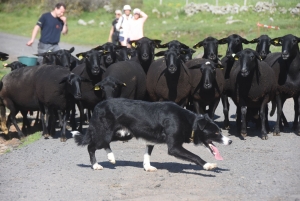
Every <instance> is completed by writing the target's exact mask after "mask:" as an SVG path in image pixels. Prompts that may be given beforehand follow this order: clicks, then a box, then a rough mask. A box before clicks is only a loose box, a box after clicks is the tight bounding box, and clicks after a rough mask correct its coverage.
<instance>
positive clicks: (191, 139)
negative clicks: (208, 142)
mask: <svg viewBox="0 0 300 201" xmlns="http://www.w3.org/2000/svg"><path fill="white" fill-rule="evenodd" d="M194 133H195V131H194V130H192V134H191V137H190V142H194Z"/></svg>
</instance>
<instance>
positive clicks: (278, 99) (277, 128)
mask: <svg viewBox="0 0 300 201" xmlns="http://www.w3.org/2000/svg"><path fill="white" fill-rule="evenodd" d="M275 98H276V107H277V119H276V124H275V128H274V131H273V135H274V136H276V135H277V136H280V125H281V113H282V103H281V97H280V95H276V97H275Z"/></svg>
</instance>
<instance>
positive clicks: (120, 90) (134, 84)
mask: <svg viewBox="0 0 300 201" xmlns="http://www.w3.org/2000/svg"><path fill="white" fill-rule="evenodd" d="M102 78H103V79H102V81H101V82H99V83H97V84H96V85H95V86H101V87H100V88H101V91H102V96H103V98H104V99H107V98H118V97H121V98H128V99H136V100H144V98H145V94H146V74H145V72H144V70H143V68H142V66H141V65H140V64H139V63H137V62H135V61H120V62H117V63H114V64H112V65H111V66H110V67H109V68H108V69H107V70H106V72H105V73H104V74H103V76H102ZM124 85H125V86H124ZM96 89H99V88H97V87H96Z"/></svg>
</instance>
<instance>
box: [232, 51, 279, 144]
mask: <svg viewBox="0 0 300 201" xmlns="http://www.w3.org/2000/svg"><path fill="white" fill-rule="evenodd" d="M235 58H236V59H238V61H237V62H236V63H235V65H234V66H233V67H232V69H231V72H230V80H229V89H228V90H229V92H230V94H231V98H232V100H233V101H234V103H235V104H236V106H237V120H236V122H237V128H238V132H240V133H239V134H240V135H241V136H242V137H245V136H246V135H247V131H246V114H247V110H248V109H251V110H252V109H255V110H256V109H259V111H260V112H259V114H260V118H261V125H262V129H261V137H262V139H263V140H266V139H268V136H267V129H266V128H268V118H267V117H268V115H267V114H266V106H267V103H268V102H269V101H271V100H273V99H274V98H275V96H276V93H277V83H276V79H275V73H274V71H273V70H272V68H271V67H270V66H269V65H268V64H267V63H265V62H264V61H261V58H260V56H259V54H258V53H257V52H256V51H254V50H252V49H245V50H243V51H241V52H239V53H237V54H236V55H235ZM278 103H279V102H278ZM278 112H279V113H278V114H280V113H281V111H278ZM279 116H280V115H278V117H277V124H276V126H275V131H274V133H276V134H278V133H279V132H280V131H279V119H280V118H279ZM241 120H242V125H241ZM266 126H267V127H266Z"/></svg>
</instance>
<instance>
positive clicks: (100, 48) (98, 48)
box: [93, 45, 104, 51]
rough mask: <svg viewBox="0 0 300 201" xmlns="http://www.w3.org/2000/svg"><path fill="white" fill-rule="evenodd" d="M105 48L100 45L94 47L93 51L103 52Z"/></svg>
mask: <svg viewBox="0 0 300 201" xmlns="http://www.w3.org/2000/svg"><path fill="white" fill-rule="evenodd" d="M103 49H104V48H103V47H102V45H99V46H97V47H94V48H93V50H98V51H99V50H103Z"/></svg>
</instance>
